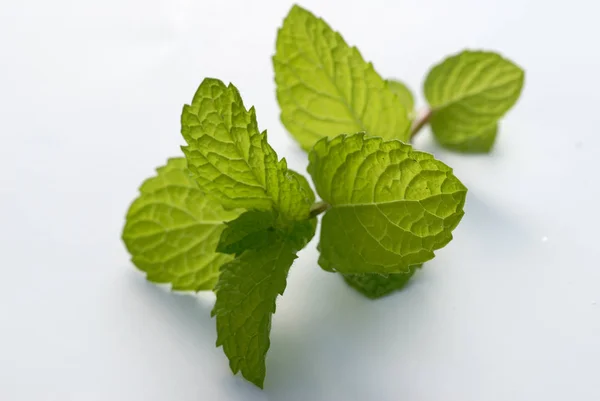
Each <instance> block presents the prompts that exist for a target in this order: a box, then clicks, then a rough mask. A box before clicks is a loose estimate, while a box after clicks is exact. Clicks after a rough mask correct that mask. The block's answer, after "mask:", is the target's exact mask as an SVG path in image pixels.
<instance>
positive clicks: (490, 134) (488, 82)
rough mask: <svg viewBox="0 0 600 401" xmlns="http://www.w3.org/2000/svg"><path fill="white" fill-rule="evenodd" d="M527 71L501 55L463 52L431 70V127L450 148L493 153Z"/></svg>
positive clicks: (427, 82)
mask: <svg viewBox="0 0 600 401" xmlns="http://www.w3.org/2000/svg"><path fill="white" fill-rule="evenodd" d="M524 79H525V73H524V71H523V70H522V69H521V68H520V67H519V66H517V65H516V64H514V63H513V62H512V61H510V60H507V59H505V58H503V57H502V56H500V55H499V54H496V53H492V52H483V51H463V52H462V53H459V54H457V55H454V56H452V57H449V58H447V59H446V60H444V61H443V62H441V63H440V64H438V65H436V66H435V67H433V68H432V69H431V71H430V72H429V74H428V75H427V78H426V80H425V84H424V91H425V97H426V98H427V101H428V102H429V105H430V106H431V109H432V115H431V120H430V123H431V129H432V131H433V133H434V135H435V137H436V139H437V140H438V142H439V143H440V144H441V145H443V146H444V147H446V148H449V149H452V150H457V151H463V152H487V151H489V150H490V149H491V148H492V145H493V143H494V139H495V137H496V131H497V122H498V120H499V119H500V118H501V117H502V116H504V114H505V113H506V112H507V111H508V110H509V109H510V108H511V107H512V106H513V105H514V104H515V103H516V102H517V100H518V99H519V96H520V94H521V90H522V88H523V82H524Z"/></svg>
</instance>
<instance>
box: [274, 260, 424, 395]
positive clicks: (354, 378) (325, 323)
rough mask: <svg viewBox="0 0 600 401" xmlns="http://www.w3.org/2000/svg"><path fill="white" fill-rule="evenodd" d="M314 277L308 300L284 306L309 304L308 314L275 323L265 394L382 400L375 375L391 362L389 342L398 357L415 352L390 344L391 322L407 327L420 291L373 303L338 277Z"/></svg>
mask: <svg viewBox="0 0 600 401" xmlns="http://www.w3.org/2000/svg"><path fill="white" fill-rule="evenodd" d="M314 263H315V264H316V260H315V261H314ZM311 273H312V274H311V276H313V277H312V279H311V280H309V282H305V283H303V284H304V286H305V287H306V288H305V291H303V293H304V294H306V297H305V298H304V299H302V300H299V299H298V298H296V299H294V300H290V299H288V300H286V301H283V302H303V305H302V309H303V310H304V311H303V312H300V313H297V318H296V319H290V318H286V319H285V321H284V322H281V321H280V320H279V319H277V320H276V321H275V323H274V327H273V330H272V336H271V350H270V351H269V355H268V359H267V372H268V373H267V380H266V382H265V392H266V393H267V394H269V396H270V399H273V400H290V401H293V400H298V401H300V400H302V401H303V400H307V399H315V400H329V399H331V400H333V399H336V400H337V399H339V400H345V401H350V400H368V399H379V400H382V399H383V398H381V397H382V396H384V394H381V396H377V392H378V381H379V379H378V378H377V374H375V375H373V374H372V372H371V371H375V372H376V370H377V368H382V367H383V366H385V364H381V363H378V360H379V359H381V358H384V357H385V356H386V350H387V348H388V347H387V344H386V343H387V342H388V341H393V342H394V344H395V345H394V346H395V351H396V352H397V351H398V350H399V348H402V347H403V346H405V345H406V346H409V344H410V342H407V341H404V339H402V338H390V337H389V331H388V330H387V327H388V326H389V325H390V324H389V323H390V320H391V319H392V320H394V321H396V322H397V321H402V320H403V319H404V316H403V315H405V314H411V313H412V312H411V310H410V309H411V307H414V299H415V297H414V295H415V290H416V289H417V288H418V285H415V284H414V283H411V285H408V286H407V287H406V288H405V289H404V290H402V291H399V292H396V293H393V294H390V295H388V296H386V297H383V298H380V299H378V300H371V299H368V298H366V297H365V296H363V295H362V294H360V293H358V292H357V291H356V290H354V289H352V288H351V287H349V286H348V285H347V284H346V283H345V282H344V280H343V279H342V277H341V276H340V275H338V274H333V273H327V272H325V271H322V270H320V269H319V268H316V269H314V270H313V271H312V272H311ZM415 278H416V279H417V280H418V273H417V274H416V275H415ZM411 298H412V300H411ZM281 320H283V319H281ZM394 325H395V324H394ZM400 352H401V351H400ZM373 368H375V369H373Z"/></svg>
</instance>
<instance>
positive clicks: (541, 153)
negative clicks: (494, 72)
mask: <svg viewBox="0 0 600 401" xmlns="http://www.w3.org/2000/svg"><path fill="white" fill-rule="evenodd" d="M341 4H345V6H344V7H343V8H342V6H341ZM290 5H291V3H290V2H289V1H277V2H272V1H263V2H257V1H255V2H247V1H235V2H231V1H199V0H197V1H191V0H143V1H142V0H105V1H95V2H90V1H75V0H73V1H66V0H57V1H42V0H37V1H34V0H30V1H12V2H8V1H5V2H2V4H1V5H0V136H1V142H0V167H1V169H0V171H2V173H0V206H1V207H0V227H1V228H0V244H2V245H0V255H1V261H0V264H1V266H2V281H3V286H2V287H3V288H2V291H0V339H1V341H0V399H1V400H10V401H23V400H26V401H30V400H31V401H33V400H36V401H37V400H60V401H65V400H77V401H88V400H101V401H105V400H111V401H117V400H126V401H132V400H144V401H152V400H156V401H159V400H160V401H162V400H177V401H188V400H189V401H197V400H211V401H232V400H244V401H254V400H277V401H287V400H290V401H292V400H299V401H304V400H314V401H337V400H344V401H355V400H356V401H359V400H361V401H362V400H365V401H366V400H379V401H392V400H406V401H420V400H436V401H437V400H440V401H453V400H456V401H482V400H485V401H506V400H511V401H530V400H544V401H562V400H567V399H572V400H578V401H595V400H599V399H600V386H599V385H598V375H599V373H600V262H599V260H600V251H599V250H598V249H599V247H598V240H599V236H598V232H599V228H600V224H599V223H600V217H599V206H598V205H599V203H598V199H599V198H600V190H599V180H598V173H599V168H598V161H597V157H598V156H599V155H600V135H599V133H598V130H599V128H598V127H599V126H600V112H598V105H599V104H600V78H599V77H600V75H598V71H599V70H600V54H599V53H598V51H596V50H595V49H597V43H596V42H597V41H596V39H597V38H598V37H600V27H599V25H598V22H597V15H598V12H599V11H600V9H599V6H598V4H597V3H595V2H592V1H585V0H574V1H570V2H568V3H564V2H553V1H541V0H528V1H527V0H502V1H493V2H492V1H477V0H456V1H451V2H449V1H445V0H439V1H421V0H402V1H389V2H384V1H376V0H370V1H368V2H364V1H346V2H343V3H342V2H323V1H317V0H310V1H308V0H307V1H305V2H303V5H304V6H306V7H307V8H309V9H311V10H312V11H314V12H315V13H317V14H318V15H321V16H323V17H324V18H325V19H326V20H327V21H328V22H330V23H331V24H332V26H333V27H334V28H336V29H338V30H340V31H341V32H342V33H343V34H344V36H345V37H346V39H347V40H348V42H350V43H352V44H356V45H358V47H359V48H360V49H361V51H362V53H363V55H364V56H365V58H367V59H369V60H373V61H374V63H375V66H376V68H377V69H378V71H379V72H380V73H382V74H383V75H385V76H388V77H398V78H402V79H404V80H405V81H407V82H408V83H409V84H410V85H411V86H412V87H413V89H415V90H416V91H418V92H419V99H420V100H421V102H420V104H421V105H423V102H422V96H421V94H420V90H419V89H420V85H421V80H422V77H423V76H424V74H425V73H426V71H427V69H428V68H429V67H430V66H431V65H432V64H433V63H434V62H437V61H438V60H440V59H441V58H443V57H444V56H446V55H448V54H450V53H454V52H456V51H459V50H461V49H462V48H464V47H470V48H487V49H493V50H498V51H500V52H502V53H503V54H505V55H506V56H508V57H510V58H512V59H514V60H515V61H516V62H518V63H519V64H520V65H522V66H523V67H524V68H525V69H526V70H527V77H526V87H525V91H524V94H523V97H522V99H521V101H520V102H519V104H518V105H517V106H516V107H515V109H514V110H513V111H511V112H510V114H509V115H508V117H507V118H506V119H505V120H504V122H503V124H502V129H501V133H500V136H499V141H498V143H497V147H496V149H495V150H494V152H493V154H491V155H489V156H462V155H457V154H452V153H449V152H446V151H443V150H441V149H439V148H437V147H436V146H435V145H434V144H433V142H432V141H431V138H430V135H429V133H428V132H426V133H423V134H422V135H421V137H420V138H419V139H418V140H417V142H416V146H417V147H420V148H421V149H424V150H428V151H432V152H433V153H435V155H436V156H437V157H439V158H441V159H442V160H444V161H445V162H447V163H448V164H450V165H451V166H453V167H454V168H455V171H456V174H457V175H458V176H459V177H460V178H461V179H462V180H463V181H464V183H465V184H466V185H467V186H468V187H469V188H470V192H469V196H468V204H467V207H466V210H467V214H466V216H465V218H464V220H463V222H462V223H461V225H460V226H459V228H458V229H457V230H456V232H455V240H454V241H453V242H452V243H451V244H450V245H449V246H448V247H446V248H444V249H443V250H441V251H440V252H438V257H437V258H436V259H435V260H434V261H433V262H432V263H429V264H428V265H427V266H426V267H425V268H424V270H423V271H422V272H420V273H419V274H418V275H417V276H416V277H415V279H414V280H413V282H412V284H411V285H410V287H409V288H408V289H407V290H405V291H404V292H402V293H398V294H396V295H393V296H390V297H388V298H385V299H383V300H380V301H377V302H372V301H369V300H367V299H365V298H363V297H361V296H360V295H359V294H357V293H355V292H353V291H352V290H351V289H349V288H347V287H346V286H345V285H344V284H343V282H342V281H341V279H340V278H339V277H338V276H335V275H332V274H329V273H326V272H324V271H322V270H320V269H319V267H318V266H317V263H316V261H317V252H316V250H315V246H316V244H317V239H316V238H315V240H314V241H313V242H312V243H311V244H310V245H309V247H308V249H306V250H305V251H303V252H302V253H301V255H300V258H299V260H298V262H297V263H296V264H295V265H294V267H293V268H292V271H291V274H290V277H289V280H288V288H287V290H286V293H285V296H284V297H283V298H280V299H279V301H278V310H277V314H276V315H275V317H274V320H273V330H272V333H271V340H272V347H271V350H270V351H269V354H268V359H267V369H268V374H267V380H266V383H265V390H264V391H260V390H258V389H256V388H254V387H253V386H252V385H250V384H249V383H246V382H244V381H243V380H242V379H241V378H240V377H239V376H238V377H234V376H232V375H231V373H230V372H229V369H228V366H227V361H226V358H225V356H224V355H223V353H222V350H221V349H217V348H215V347H214V343H215V339H216V335H215V327H214V326H215V324H214V321H213V320H212V319H211V318H210V317H209V312H210V309H211V307H212V302H213V300H212V299H211V296H210V295H203V296H200V297H199V299H196V298H194V297H191V296H187V295H175V294H171V293H168V292H166V291H164V290H163V289H161V288H157V287H155V286H153V285H151V284H148V283H146V282H145V280H144V279H143V276H142V275H141V274H139V273H137V272H136V271H135V270H134V268H133V267H132V265H131V264H130V262H129V258H128V255H127V253H126V251H125V249H124V247H123V245H122V243H121V241H120V232H121V227H122V224H123V216H124V214H125V211H126V209H127V207H128V205H129V202H130V201H131V200H132V199H133V198H134V197H135V196H136V189H137V187H138V185H139V183H140V182H141V181H142V180H143V179H144V178H146V177H147V176H149V175H151V174H152V172H153V169H154V167H156V166H158V165H160V164H162V163H163V162H164V161H165V160H166V158H167V157H170V156H175V155H178V154H180V153H179V150H178V146H179V145H181V144H182V142H183V141H182V139H181V137H180V135H179V114H180V110H181V107H182V105H183V103H185V102H189V101H190V100H191V97H192V95H193V93H194V91H195V89H196V87H197V85H198V84H199V83H200V81H201V80H202V78H203V77H205V76H213V77H218V78H220V79H222V80H225V81H231V82H234V83H235V84H236V85H237V86H238V87H239V88H240V90H241V92H242V95H243V97H244V99H245V102H246V104H247V105H255V106H256V109H257V112H258V118H259V123H260V126H261V128H267V129H268V130H269V135H270V136H269V138H270V141H271V143H272V144H273V146H274V147H275V149H276V150H277V151H278V152H279V154H280V155H281V156H286V158H287V159H288V161H289V162H290V165H291V166H292V167H293V168H295V169H298V170H299V171H304V168H305V163H306V160H305V155H304V154H303V153H302V152H301V151H300V150H299V148H298V147H297V146H296V145H295V143H294V142H293V141H292V140H291V138H290V137H289V136H288V134H287V133H286V132H285V131H284V129H283V127H282V126H281V124H280V122H279V116H278V106H277V103H276V100H275V95H274V83H273V72H272V67H271V60H270V57H271V54H272V53H273V51H274V41H275V34H276V30H277V27H278V26H279V25H280V23H281V20H282V19H283V17H284V16H285V14H286V13H287V11H288V9H289V7H290Z"/></svg>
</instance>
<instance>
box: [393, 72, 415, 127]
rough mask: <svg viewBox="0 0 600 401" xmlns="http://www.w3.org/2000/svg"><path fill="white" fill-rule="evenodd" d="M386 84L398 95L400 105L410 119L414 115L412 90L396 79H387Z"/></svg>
mask: <svg viewBox="0 0 600 401" xmlns="http://www.w3.org/2000/svg"><path fill="white" fill-rule="evenodd" d="M387 83H388V86H389V88H390V90H391V91H392V92H394V94H395V95H396V96H397V97H398V99H399V100H400V103H402V106H404V108H405V109H406V111H407V113H408V117H409V118H410V119H411V120H412V119H413V118H414V115H415V97H414V96H413V93H412V91H411V90H410V89H409V88H408V86H406V84H404V83H403V82H400V81H398V80H396V79H388V81H387Z"/></svg>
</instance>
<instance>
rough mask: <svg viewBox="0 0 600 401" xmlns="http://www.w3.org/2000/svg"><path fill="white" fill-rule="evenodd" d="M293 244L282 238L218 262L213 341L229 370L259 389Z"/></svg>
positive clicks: (290, 263) (292, 252)
mask: <svg viewBox="0 0 600 401" xmlns="http://www.w3.org/2000/svg"><path fill="white" fill-rule="evenodd" d="M294 248H295V246H294V245H293V244H292V243H290V242H288V241H284V240H279V241H275V242H274V243H271V244H269V245H267V246H265V247H263V248H259V249H249V250H246V251H244V252H243V253H242V254H241V255H240V256H239V257H237V258H236V259H234V260H232V261H230V262H228V263H226V264H224V265H223V266H222V267H221V275H220V276H219V281H218V283H217V286H216V288H215V292H216V295H217V301H216V303H215V307H214V309H213V311H212V314H213V316H216V319H217V346H223V351H224V352H225V355H227V358H229V366H230V367H231V370H232V371H233V373H234V374H235V373H237V372H240V371H241V372H242V375H243V376H244V377H245V378H246V379H247V380H248V381H250V382H252V383H254V384H255V385H256V386H258V387H260V388H263V383H264V379H265V374H266V365H265V358H266V354H267V351H268V349H269V346H270V340H269V333H270V331H271V317H272V315H273V313H275V299H276V298H277V296H278V295H280V294H283V291H284V290H285V287H286V279H287V275H288V271H289V269H290V266H291V265H292V262H293V261H294V259H296V251H295V250H294Z"/></svg>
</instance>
